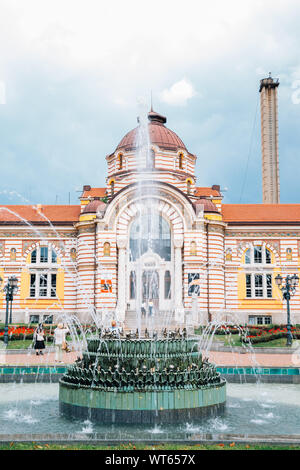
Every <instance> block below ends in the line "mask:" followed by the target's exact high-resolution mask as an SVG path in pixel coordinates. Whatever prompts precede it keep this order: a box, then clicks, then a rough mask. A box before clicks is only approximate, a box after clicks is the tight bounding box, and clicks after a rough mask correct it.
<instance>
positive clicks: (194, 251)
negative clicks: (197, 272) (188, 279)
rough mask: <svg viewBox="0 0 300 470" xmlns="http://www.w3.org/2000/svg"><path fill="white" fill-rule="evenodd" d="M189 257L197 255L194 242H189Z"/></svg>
mask: <svg viewBox="0 0 300 470" xmlns="http://www.w3.org/2000/svg"><path fill="white" fill-rule="evenodd" d="M190 255H191V256H196V255H197V244H196V242H195V241H192V242H191V247H190Z"/></svg>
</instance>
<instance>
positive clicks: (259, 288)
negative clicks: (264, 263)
mask: <svg viewBox="0 0 300 470" xmlns="http://www.w3.org/2000/svg"><path fill="white" fill-rule="evenodd" d="M254 287H255V294H254V296H255V297H263V295H264V293H263V276H262V274H255V275H254Z"/></svg>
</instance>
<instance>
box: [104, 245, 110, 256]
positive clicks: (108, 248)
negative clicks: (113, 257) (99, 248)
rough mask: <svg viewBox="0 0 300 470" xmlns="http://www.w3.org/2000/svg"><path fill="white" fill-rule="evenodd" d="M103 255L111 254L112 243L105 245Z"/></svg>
mask: <svg viewBox="0 0 300 470" xmlns="http://www.w3.org/2000/svg"><path fill="white" fill-rule="evenodd" d="M103 256H110V243H108V242H105V243H104V245H103Z"/></svg>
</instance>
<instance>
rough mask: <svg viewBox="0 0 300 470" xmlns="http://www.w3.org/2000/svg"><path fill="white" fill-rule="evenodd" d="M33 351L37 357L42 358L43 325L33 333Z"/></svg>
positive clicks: (43, 346)
mask: <svg viewBox="0 0 300 470" xmlns="http://www.w3.org/2000/svg"><path fill="white" fill-rule="evenodd" d="M33 341H34V349H35V351H36V355H37V356H39V355H40V356H43V355H44V353H43V349H45V332H44V329H43V324H42V323H40V324H39V325H38V327H37V328H36V329H35V332H34V333H33Z"/></svg>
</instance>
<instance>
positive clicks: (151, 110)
mask: <svg viewBox="0 0 300 470" xmlns="http://www.w3.org/2000/svg"><path fill="white" fill-rule="evenodd" d="M150 94H151V109H150V112H153V100H152V90H150Z"/></svg>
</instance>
